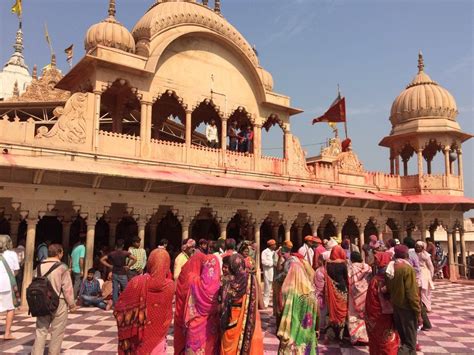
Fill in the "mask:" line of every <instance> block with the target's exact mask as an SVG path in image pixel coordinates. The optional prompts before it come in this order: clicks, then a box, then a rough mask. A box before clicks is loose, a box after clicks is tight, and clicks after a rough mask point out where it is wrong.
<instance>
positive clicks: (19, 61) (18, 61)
mask: <svg viewBox="0 0 474 355" xmlns="http://www.w3.org/2000/svg"><path fill="white" fill-rule="evenodd" d="M13 49H14V50H15V51H14V52H13V54H12V56H11V57H10V59H9V60H8V62H7V63H6V64H5V66H8V65H16V66H19V67H22V68H25V69H26V70H28V66H27V65H26V64H25V57H24V56H23V49H24V47H23V32H22V30H21V25H20V26H19V27H18V31H16V40H15V44H14V45H13Z"/></svg>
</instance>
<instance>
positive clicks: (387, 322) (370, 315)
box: [365, 252, 400, 355]
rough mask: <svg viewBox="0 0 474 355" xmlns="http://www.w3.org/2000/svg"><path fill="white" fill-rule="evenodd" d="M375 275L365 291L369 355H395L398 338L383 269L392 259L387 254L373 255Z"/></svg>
mask: <svg viewBox="0 0 474 355" xmlns="http://www.w3.org/2000/svg"><path fill="white" fill-rule="evenodd" d="M374 258H375V267H376V274H375V276H374V277H373V278H372V280H371V281H370V284H369V289H368V291H367V299H366V304H365V312H366V319H365V325H366V329H367V335H368V336H369V351H370V354H371V355H396V354H397V353H398V346H399V344H400V338H399V336H398V333H397V331H396V330H395V327H394V325H393V309H392V305H391V304H390V297H389V295H388V293H386V287H385V269H386V268H387V265H388V263H389V262H390V260H391V259H392V254H391V253H389V252H378V253H376V254H375V257H374Z"/></svg>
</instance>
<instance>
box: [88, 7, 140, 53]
mask: <svg viewBox="0 0 474 355" xmlns="http://www.w3.org/2000/svg"><path fill="white" fill-rule="evenodd" d="M97 45H102V46H106V47H110V48H116V49H120V50H122V51H125V52H129V53H135V40H134V39H133V36H132V34H131V33H130V31H129V30H128V29H127V28H126V27H125V26H124V25H122V24H121V23H120V22H118V21H117V19H116V18H115V0H110V3H109V16H108V17H107V18H106V19H105V20H103V21H102V22H100V23H97V24H95V25H92V26H91V27H90V28H89V29H88V30H87V34H86V37H85V39H84V47H85V49H86V52H89V51H90V50H91V49H93V48H95V47H96V46H97Z"/></svg>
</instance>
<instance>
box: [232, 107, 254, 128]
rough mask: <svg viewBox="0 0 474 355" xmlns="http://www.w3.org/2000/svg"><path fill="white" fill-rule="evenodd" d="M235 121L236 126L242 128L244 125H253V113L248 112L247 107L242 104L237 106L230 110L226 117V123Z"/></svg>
mask: <svg viewBox="0 0 474 355" xmlns="http://www.w3.org/2000/svg"><path fill="white" fill-rule="evenodd" d="M233 121H237V124H238V127H239V128H240V129H242V128H243V127H244V126H247V125H250V126H252V127H253V126H254V125H255V115H253V114H251V113H249V112H248V111H247V109H246V108H245V107H243V106H237V107H236V108H234V109H233V110H232V111H231V114H230V115H229V117H228V123H229V124H230V123H232V122H233Z"/></svg>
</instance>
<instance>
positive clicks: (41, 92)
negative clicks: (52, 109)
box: [9, 64, 71, 102]
mask: <svg viewBox="0 0 474 355" xmlns="http://www.w3.org/2000/svg"><path fill="white" fill-rule="evenodd" d="M62 77H63V75H62V73H61V71H60V70H58V69H57V68H56V66H55V65H52V64H50V65H49V66H48V67H47V68H45V69H44V70H43V76H42V77H41V78H39V79H38V80H33V81H32V82H31V84H30V85H29V86H28V87H27V89H26V91H25V92H24V93H23V94H22V95H20V96H19V97H12V98H11V99H10V100H9V101H20V102H45V101H49V102H51V101H54V102H58V101H66V100H67V99H69V97H70V96H71V93H70V92H69V91H64V90H60V89H56V88H55V86H56V84H57V83H58V82H59V81H60V80H61V79H62Z"/></svg>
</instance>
